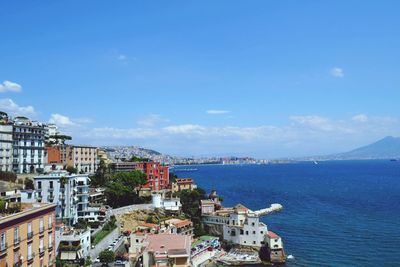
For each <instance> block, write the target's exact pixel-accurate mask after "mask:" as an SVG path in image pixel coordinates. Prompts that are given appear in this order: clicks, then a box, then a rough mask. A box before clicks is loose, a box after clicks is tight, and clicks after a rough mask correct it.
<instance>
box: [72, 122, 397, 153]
mask: <svg viewBox="0 0 400 267" xmlns="http://www.w3.org/2000/svg"><path fill="white" fill-rule="evenodd" d="M359 115H362V114H359ZM359 115H356V116H353V117H351V116H350V117H348V118H341V119H333V118H327V117H322V116H318V115H306V116H300V115H296V116H291V117H289V123H287V124H284V125H279V126H278V125H260V126H232V125H225V126H209V125H201V124H194V123H188V124H176V125H166V126H165V125H155V124H151V123H150V124H146V123H144V124H142V125H141V126H139V127H133V128H113V127H102V128H94V129H90V128H88V127H86V128H84V126H82V127H83V128H75V129H74V131H75V132H74V133H73V134H72V136H74V140H79V141H80V142H83V143H92V144H97V145H100V144H102V145H110V144H130V145H132V144H138V145H142V146H145V147H151V148H155V149H156V150H160V151H164V152H166V153H171V154H178V155H186V156H188V155H210V154H219V155H221V154H222V153H227V154H231V155H232V153H233V154H235V153H236V154H237V155H244V154H246V155H259V156H261V157H268V155H270V156H271V157H278V156H295V155H298V156H299V155H317V154H329V153H335V152H343V151H347V150H350V149H353V148H355V147H357V146H360V145H365V144H368V143H370V142H373V141H376V140H378V139H380V138H382V137H384V136H387V135H394V136H396V135H399V133H400V118H395V117H374V116H369V117H368V123H355V121H360V120H361V121H362V120H364V119H365V117H363V116H359ZM71 121H72V122H74V121H73V120H71ZM146 125H147V126H146ZM70 128H74V127H70Z"/></svg>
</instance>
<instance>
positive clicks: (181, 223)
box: [165, 219, 192, 228]
mask: <svg viewBox="0 0 400 267" xmlns="http://www.w3.org/2000/svg"><path fill="white" fill-rule="evenodd" d="M165 222H166V223H169V224H173V225H175V226H176V227H177V228H180V227H184V226H187V225H190V224H192V221H191V220H188V219H186V220H181V219H169V220H166V221H165Z"/></svg>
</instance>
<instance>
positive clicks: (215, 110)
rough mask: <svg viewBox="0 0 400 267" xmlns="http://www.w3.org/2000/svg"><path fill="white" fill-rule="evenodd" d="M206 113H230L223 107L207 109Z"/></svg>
mask: <svg viewBox="0 0 400 267" xmlns="http://www.w3.org/2000/svg"><path fill="white" fill-rule="evenodd" d="M206 113H207V114H211V115H219V114H227V113H230V111H229V110H223V109H209V110H207V111H206Z"/></svg>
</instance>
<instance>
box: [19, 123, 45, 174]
mask: <svg viewBox="0 0 400 267" xmlns="http://www.w3.org/2000/svg"><path fill="white" fill-rule="evenodd" d="M45 135H46V131H45V125H44V124H42V123H39V122H34V121H31V120H29V119H28V118H26V117H16V118H15V119H14V124H13V171H14V172H16V173H35V172H37V171H38V170H40V169H43V168H44V163H45V162H44V157H45Z"/></svg>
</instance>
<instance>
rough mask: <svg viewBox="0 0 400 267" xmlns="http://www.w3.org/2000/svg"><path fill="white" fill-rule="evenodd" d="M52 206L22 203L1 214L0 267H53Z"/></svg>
mask: <svg viewBox="0 0 400 267" xmlns="http://www.w3.org/2000/svg"><path fill="white" fill-rule="evenodd" d="M55 208H56V205H55V204H47V203H40V204H36V203H35V204H33V203H22V209H21V211H20V212H17V213H14V214H0V267H6V266H8V267H9V266H15V267H17V266H18V267H19V266H21V267H22V266H23V267H25V266H27V267H30V266H32V267H36V266H37V267H44V266H55V258H56V251H55V230H56V228H55Z"/></svg>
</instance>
